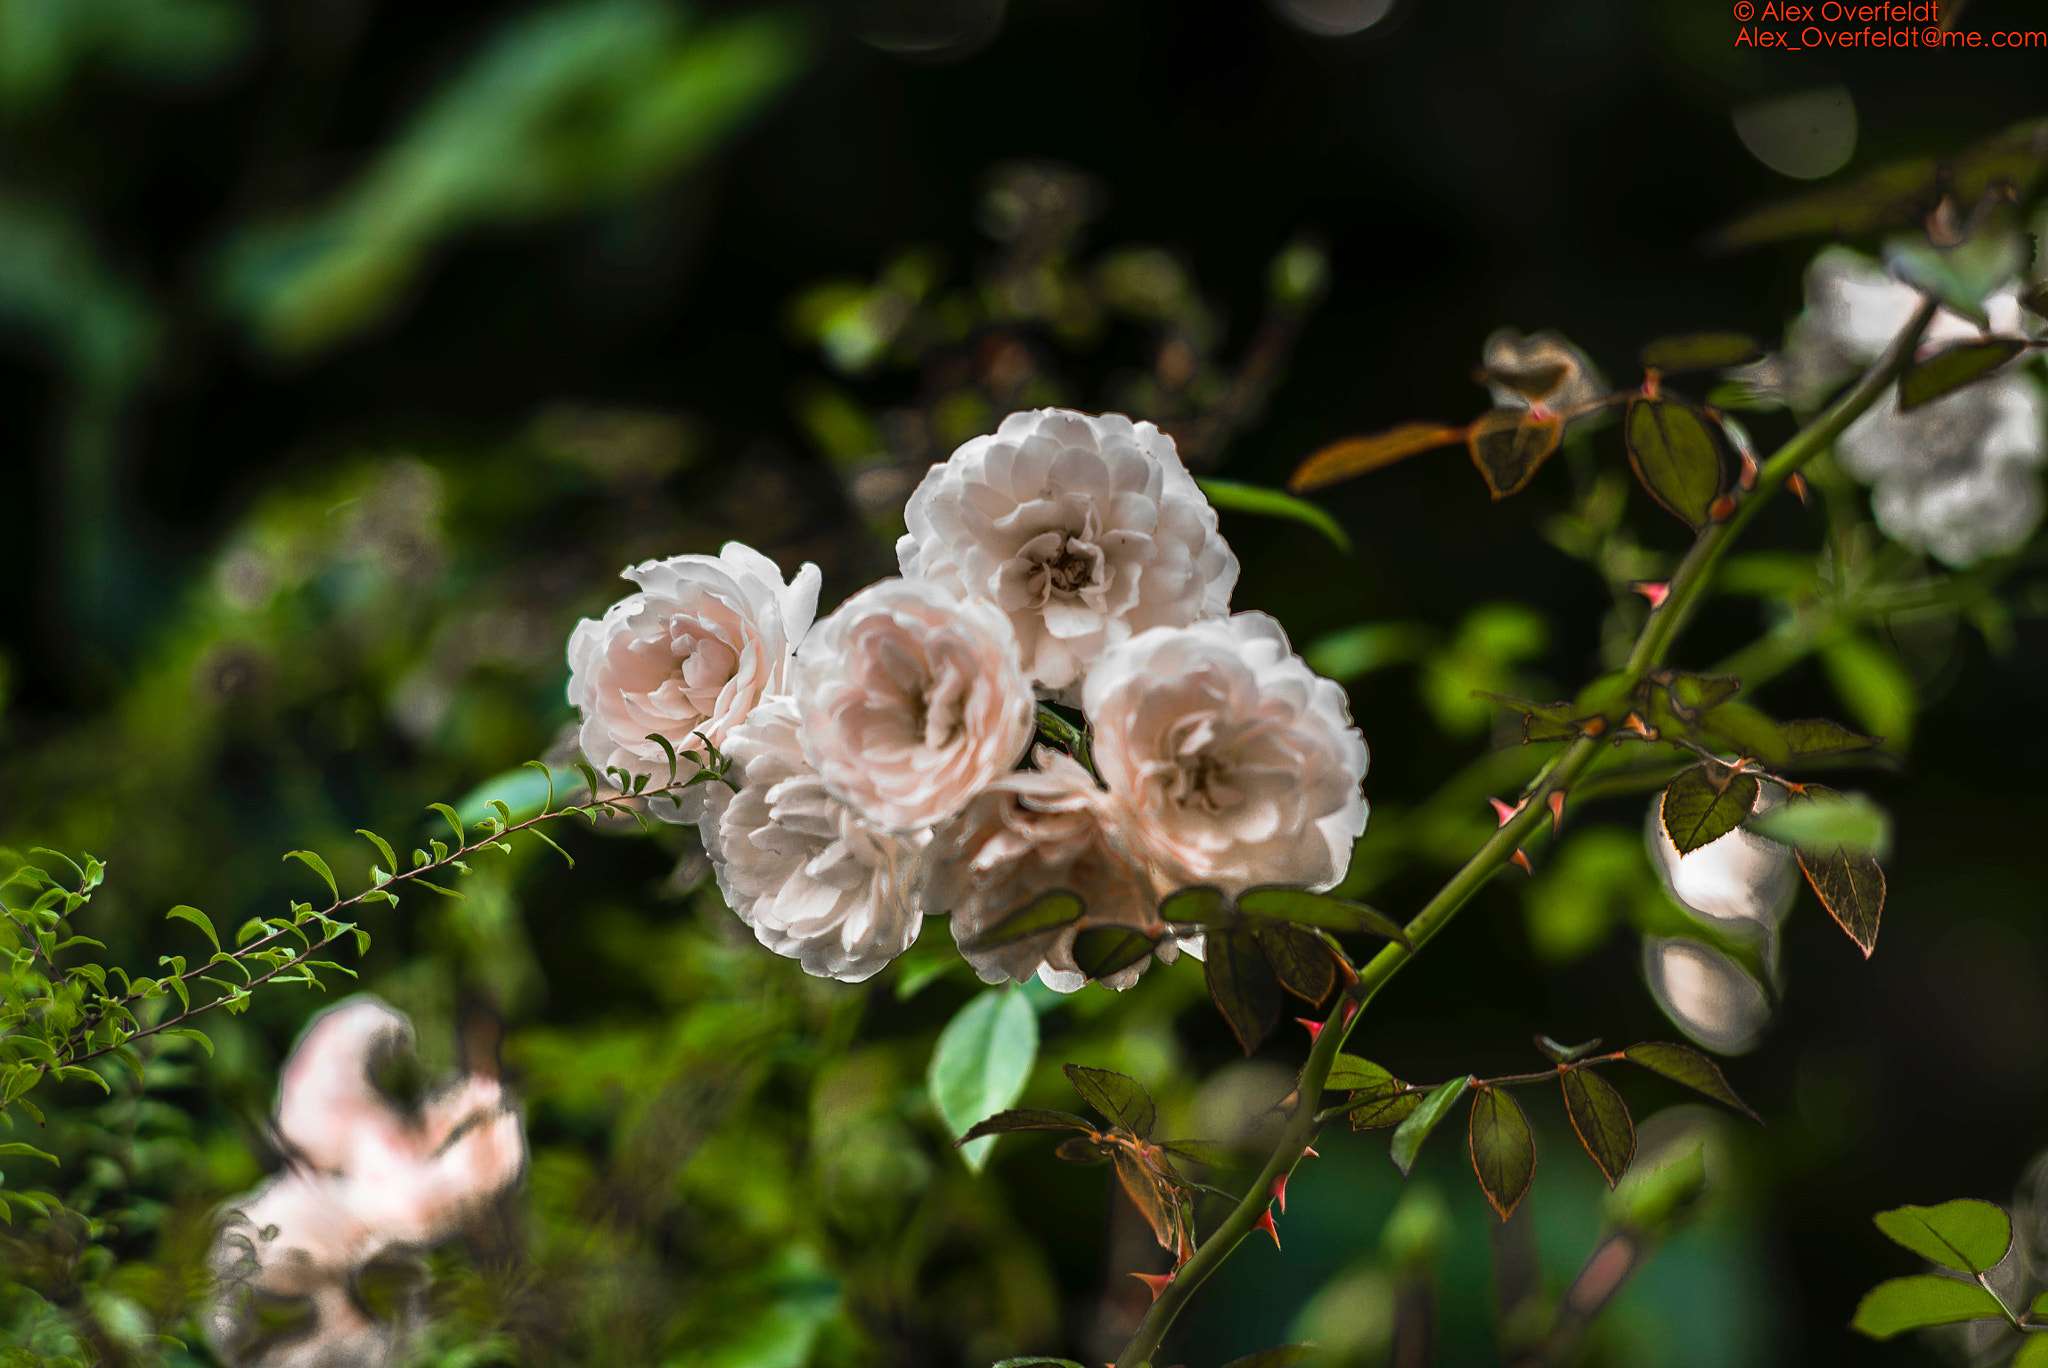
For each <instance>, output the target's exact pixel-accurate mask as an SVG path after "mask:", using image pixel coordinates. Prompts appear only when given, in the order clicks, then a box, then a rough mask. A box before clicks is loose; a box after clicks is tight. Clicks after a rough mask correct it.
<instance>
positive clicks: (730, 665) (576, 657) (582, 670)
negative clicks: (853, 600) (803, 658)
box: [569, 542, 820, 822]
mask: <svg viewBox="0 0 2048 1368" xmlns="http://www.w3.org/2000/svg"><path fill="white" fill-rule="evenodd" d="M624 574H625V577H626V578H627V579H629V580H632V581H633V582H634V583H635V584H637V585H639V586H640V592H639V593H637V594H631V595H628V596H627V597H626V598H623V599H621V600H620V601H619V602H617V603H615V604H613V605H612V606H611V607H610V608H609V609H607V610H606V612H605V615H604V617H603V619H602V620H594V619H591V618H585V619H584V620H583V621H581V622H579V623H577V624H576V630H575V631H574V632H573V633H571V634H570V636H569V701H570V702H571V703H573V704H575V705H576V707H577V708H578V709H580V710H581V711H582V714H583V728H582V733H581V737H580V740H581V741H582V745H583V754H584V757H585V758H586V759H588V760H589V761H590V763H591V764H592V765H594V766H595V767H596V768H597V769H598V770H599V771H600V772H602V771H604V770H606V769H608V768H610V767H613V766H617V767H618V768H620V769H623V770H625V771H626V772H627V773H628V774H645V775H647V776H648V777H649V779H650V780H651V781H653V782H656V783H666V782H667V780H668V757H667V755H666V754H665V753H664V752H663V751H662V749H661V746H660V744H659V743H658V742H655V741H651V740H649V739H648V737H649V736H650V735H658V736H662V737H665V738H667V740H668V743H669V744H670V745H671V746H673V747H675V749H676V753H677V754H678V755H682V754H683V753H685V752H688V751H690V750H692V749H693V748H694V749H695V750H696V752H697V753H699V754H701V753H702V751H703V742H702V741H699V740H698V739H697V737H696V733H698V732H702V733H703V734H704V736H705V738H706V739H708V740H709V741H710V742H711V744H712V745H714V746H717V747H719V748H720V749H721V750H722V749H724V746H725V738H726V735H727V734H728V733H729V732H730V731H731V730H732V729H733V728H734V727H737V726H738V725H739V724H740V723H742V722H744V721H746V719H747V716H748V714H750V713H751V712H752V711H753V710H754V707H755V706H756V705H757V704H758V703H759V702H760V701H761V700H762V699H763V698H766V697H769V696H771V695H774V694H780V693H786V692H788V688H789V672H790V668H791V656H792V653H793V652H794V651H795V650H796V646H797V643H798V642H799V641H801V640H802V639H803V635H804V633H805V632H806V631H807V630H808V629H809V628H810V625H811V619H812V617H814V616H815V615H816V613H817V610H818V582H819V578H820V577H819V574H818V567H817V566H815V565H805V566H804V567H803V568H802V569H801V570H799V571H797V574H796V579H795V580H794V581H793V582H791V583H789V584H786V585H785V584H784V583H783V580H782V571H781V570H779V569H778V568H776V565H775V562H774V561H771V560H769V559H768V558H767V557H766V556H764V555H762V554H761V553H760V552H759V551H756V550H754V549H753V548H752V547H749V546H743V545H741V544H740V543H738V542H727V543H726V544H725V547H724V549H723V550H721V551H720V552H719V553H718V554H717V555H716V556H671V557H670V558H669V559H667V560H662V561H647V562H646V563H644V564H641V565H636V566H634V567H632V568H631V569H629V570H627V571H625V572H624ZM687 773H688V770H687V768H684V769H680V770H679V771H678V774H679V776H686V775H687ZM703 793H704V788H703V786H702V785H698V786H697V787H695V788H689V789H684V790H681V791H680V793H679V794H678V795H677V796H678V797H679V798H680V799H681V804H680V806H678V804H675V803H670V802H668V801H666V800H663V801H660V802H656V803H652V804H650V805H649V806H650V808H651V809H652V810H653V811H654V812H655V814H656V815H657V816H660V817H663V818H666V819H667V820H670V821H683V822H690V821H695V820H696V819H697V816H698V815H699V813H700V812H701V810H702V804H703Z"/></svg>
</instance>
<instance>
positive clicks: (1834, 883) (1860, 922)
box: [1799, 850, 1885, 959]
mask: <svg viewBox="0 0 2048 1368" xmlns="http://www.w3.org/2000/svg"><path fill="white" fill-rule="evenodd" d="M1799 868H1800V870H1801V871H1802V872H1804V873H1805V875H1806V882H1807V883H1808V884H1809V885H1811V886H1812V888H1813V893H1814V896H1815V897H1817V898H1819V899H1820V905H1821V906H1822V907H1825V908H1826V909H1827V910H1828V915H1829V916H1830V917H1833V918H1834V919H1835V924H1836V925H1837V926H1839V927H1841V928H1842V930H1843V931H1844V932H1845V933H1847V935H1848V937H1849V939H1850V940H1852V941H1855V942H1856V946H1857V948H1858V949H1860V950H1861V951H1862V952H1863V958H1865V959H1869V958H1870V956H1871V952H1873V951H1874V950H1876V949H1877V927H1878V922H1879V921H1880V920H1881V919H1882V917H1883V915H1884V893H1885V882H1884V870H1883V869H1882V868H1881V867H1879V865H1878V863H1877V861H1876V860H1873V859H1871V858H1870V857H1869V856H1868V855H1852V854H1850V853H1849V852H1848V851H1846V850H1835V851H1831V852H1829V853H1828V854H1825V855H1821V854H1816V853H1813V852H1810V851H1805V850H1802V851H1800V852H1799Z"/></svg>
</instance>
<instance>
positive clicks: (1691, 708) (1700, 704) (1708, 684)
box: [1655, 670, 1742, 722]
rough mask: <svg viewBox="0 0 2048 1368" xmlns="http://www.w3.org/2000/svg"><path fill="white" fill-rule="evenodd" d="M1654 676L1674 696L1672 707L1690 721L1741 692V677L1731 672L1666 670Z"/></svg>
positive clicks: (1670, 696) (1673, 710) (1681, 716)
mask: <svg viewBox="0 0 2048 1368" xmlns="http://www.w3.org/2000/svg"><path fill="white" fill-rule="evenodd" d="M1655 679H1656V681H1657V683H1658V684H1660V685H1662V686H1663V689H1664V695H1665V697H1666V698H1668V699H1670V700H1671V711H1672V712H1673V713H1675V714H1677V715H1678V716H1679V717H1680V718H1682V719H1683V720H1685V721H1687V722H1697V721H1699V719H1700V715H1701V714H1702V713H1704V712H1706V711H1708V710H1709V709H1712V708H1718V707H1720V706H1721V705H1722V704H1723V703H1726V702H1727V701H1728V700H1729V699H1731V698H1733V697H1735V695H1737V694H1739V693H1741V692H1742V681H1741V680H1740V679H1738V678H1736V677H1735V676H1734V675H1728V674H1694V673H1692V672H1690V671H1687V670H1663V671H1659V672H1658V674H1657V675H1656V676H1655Z"/></svg>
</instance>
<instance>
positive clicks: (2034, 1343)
mask: <svg viewBox="0 0 2048 1368" xmlns="http://www.w3.org/2000/svg"><path fill="white" fill-rule="evenodd" d="M2005 1368H2048V1335H2041V1334H2034V1335H2029V1336H2027V1338H2026V1342H2025V1343H2023V1344H2021V1345H2020V1351H2019V1352H2018V1353H2017V1354H2014V1355H2013V1356H2012V1362H2011V1363H2008V1364H2007V1365H2006V1366H2005Z"/></svg>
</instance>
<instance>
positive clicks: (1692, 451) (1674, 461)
mask: <svg viewBox="0 0 2048 1368" xmlns="http://www.w3.org/2000/svg"><path fill="white" fill-rule="evenodd" d="M1622 435H1623V442H1624V445H1625V446H1626V447H1627V448H1628V462H1629V465H1630V466H1631V467H1632V468H1633V469H1634V470H1635V473H1636V478H1637V479H1638V480H1640V481H1642V484H1643V488H1644V489H1646V490H1648V491H1649V492H1650V497H1651V498H1653V499H1655V500H1656V501H1657V502H1658V503H1659V504H1660V505H1662V506H1663V508H1664V510H1665V511H1666V512H1668V513H1671V514H1672V515H1674V516H1676V517H1677V518H1679V519H1680V520H1681V521H1682V522H1684V523H1685V525H1686V526H1688V527H1690V528H1692V529H1693V530H1694V531H1698V530H1699V529H1700V528H1702V527H1705V526H1706V525H1707V523H1708V522H1709V521H1710V520H1711V519H1712V516H1713V513H1712V510H1713V508H1714V504H1715V502H1716V501H1717V500H1718V499H1720V498H1721V497H1722V496H1723V495H1724V494H1727V493H1728V491H1729V489H1730V488H1731V486H1732V484H1733V481H1734V472H1735V467H1736V465H1737V461H1736V459H1735V451H1734V448H1733V447H1732V446H1731V445H1730V444H1729V441H1728V436H1727V434H1726V433H1725V432H1723V431H1722V430H1721V425H1720V424H1719V423H1716V422H1715V421H1714V420H1713V419H1711V418H1709V417H1708V416H1707V415H1706V414H1705V413H1703V412H1701V411H1700V410H1699V409H1696V408H1694V407H1692V406H1691V405H1690V404H1687V403H1684V402H1682V401H1680V400H1677V399H1645V398H1643V397H1642V396H1640V395H1638V396H1637V397H1635V398H1633V399H1631V400H1629V401H1628V409H1627V411H1626V413H1625V414H1624V415H1623V417H1622Z"/></svg>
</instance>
